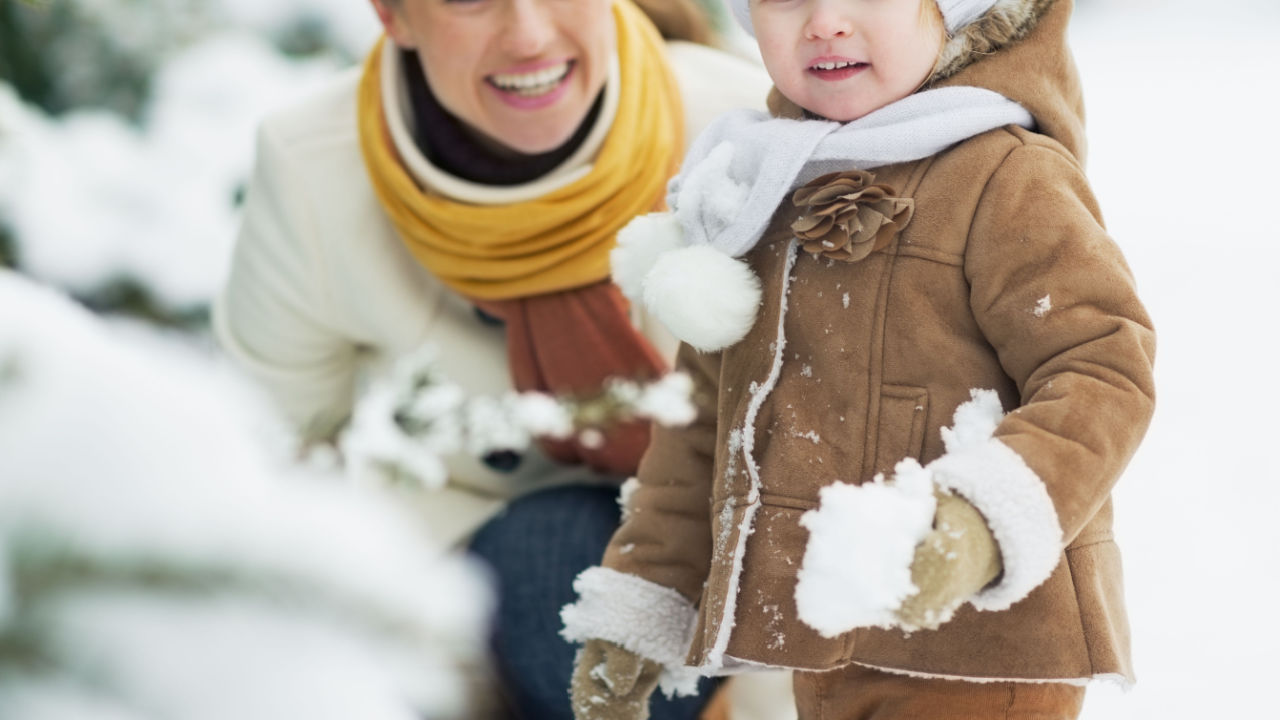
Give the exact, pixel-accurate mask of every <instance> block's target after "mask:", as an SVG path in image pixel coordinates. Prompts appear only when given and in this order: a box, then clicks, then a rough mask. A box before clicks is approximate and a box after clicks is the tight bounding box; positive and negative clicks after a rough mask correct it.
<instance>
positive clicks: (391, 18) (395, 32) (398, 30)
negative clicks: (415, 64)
mask: <svg viewBox="0 0 1280 720" xmlns="http://www.w3.org/2000/svg"><path fill="white" fill-rule="evenodd" d="M369 1H370V2H371V3H372V4H373V11H374V12H375V13H377V15H378V21H379V22H381V23H382V28H383V29H384V30H386V32H387V37H389V38H391V41H392V42H394V43H395V44H396V45H398V46H400V47H402V48H405V49H406V50H411V49H413V48H414V47H415V46H416V44H415V43H414V42H413V35H412V34H411V33H409V31H408V27H407V24H406V23H405V21H404V17H403V16H402V14H401V12H402V11H401V9H400V7H399V3H398V2H396V0H369ZM399 2H404V0H399Z"/></svg>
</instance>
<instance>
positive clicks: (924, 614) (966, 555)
mask: <svg viewBox="0 0 1280 720" xmlns="http://www.w3.org/2000/svg"><path fill="white" fill-rule="evenodd" d="M934 496H935V498H936V499H937V503H938V509H937V514H936V515H935V516H934V521H933V529H932V530H931V531H930V532H929V534H928V535H926V536H925V538H924V540H923V541H922V542H921V543H920V544H919V545H918V546H916V553H915V558H914V559H913V560H912V562H911V582H912V583H913V584H914V585H915V586H916V587H917V588H919V592H917V593H915V594H914V595H911V596H909V597H907V598H906V600H904V601H903V603H902V607H901V608H900V609H899V610H898V612H897V614H898V617H899V619H900V620H901V621H902V624H903V626H904V627H906V628H925V629H934V628H936V627H938V626H939V625H941V624H942V623H944V622H946V621H947V620H949V619H950V618H951V616H952V615H953V614H954V613H955V611H956V608H958V607H959V606H960V604H961V603H963V602H964V601H965V600H968V599H969V598H971V597H973V596H974V595H975V594H977V593H978V591H980V590H982V589H983V588H984V587H986V586H987V585H989V584H990V583H991V581H992V580H995V579H996V577H998V576H999V575H1000V572H1001V561H1000V546H999V545H997V544H996V540H995V537H993V536H992V534H991V530H990V529H988V527H987V523H986V521H985V520H984V519H983V518H982V513H980V512H978V510H977V508H975V507H974V506H973V505H971V504H970V503H969V502H968V501H967V500H965V499H964V498H962V497H960V496H958V495H952V494H951V493H949V492H946V491H944V490H941V489H935V490H934Z"/></svg>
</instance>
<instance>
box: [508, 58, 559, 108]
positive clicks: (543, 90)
mask: <svg viewBox="0 0 1280 720" xmlns="http://www.w3.org/2000/svg"><path fill="white" fill-rule="evenodd" d="M576 64H577V63H576V61H575V60H562V61H559V63H556V64H553V65H547V67H543V68H536V69H532V70H527V72H522V73H494V74H490V76H486V77H485V82H486V83H489V87H492V88H494V90H495V91H497V92H498V96H499V97H502V99H503V100H504V101H507V102H508V104H511V105H515V106H517V108H522V109H530V108H541V106H545V105H549V104H552V102H554V101H556V100H557V99H559V96H561V95H562V94H563V91H564V88H566V87H567V85H568V83H567V82H566V81H568V78H570V76H571V74H573V68H575V67H576Z"/></svg>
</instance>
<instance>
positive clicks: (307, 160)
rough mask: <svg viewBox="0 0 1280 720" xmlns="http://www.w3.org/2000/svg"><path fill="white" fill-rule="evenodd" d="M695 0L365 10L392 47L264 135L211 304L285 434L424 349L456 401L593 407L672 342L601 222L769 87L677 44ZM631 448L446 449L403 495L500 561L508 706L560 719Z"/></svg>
mask: <svg viewBox="0 0 1280 720" xmlns="http://www.w3.org/2000/svg"><path fill="white" fill-rule="evenodd" d="M692 2H693V0H646V3H645V5H644V6H642V7H637V5H635V4H632V2H631V0H372V3H373V8H374V10H375V11H376V13H377V14H378V17H379V18H380V19H381V21H382V23H383V25H384V27H385V29H386V37H385V38H383V39H382V40H380V41H379V42H378V44H377V46H376V47H374V48H373V49H372V50H371V52H370V53H369V55H368V58H367V60H366V61H365V63H364V64H363V66H362V67H361V68H355V69H352V70H351V71H349V72H347V73H344V74H343V75H341V76H339V77H337V78H335V79H334V81H333V82H332V83H331V84H330V86H329V87H327V88H326V89H324V90H322V91H321V92H320V93H318V94H317V95H315V96H314V97H312V98H310V99H308V100H306V101H304V102H302V103H301V104H299V105H297V106H294V107H291V108H286V109H284V110H282V111H281V112H279V113H277V114H276V115H275V116H273V117H271V118H269V119H268V120H267V121H266V122H265V123H264V124H263V126H262V129H261V131H260V134H259V145H258V157H257V168H256V170H255V174H254V177H253V179H252V181H251V183H250V186H249V189H248V193H247V196H246V202H245V210H244V223H243V227H242V230H241V233H240V237H239V240H238V242H237V245H236V250H235V256H234V259H233V262H232V270H231V273H230V277H229V279H228V280H227V283H226V286H225V288H224V290H223V292H222V293H221V295H220V297H219V298H218V300H217V302H216V304H215V309H214V323H215V327H216V330H217V332H218V335H219V338H220V340H221V342H222V344H223V345H224V347H225V348H226V349H227V350H228V352H229V353H230V354H231V355H232V356H233V357H234V358H236V359H237V360H238V361H239V362H240V364H241V365H242V366H243V367H244V368H246V369H247V370H248V371H249V372H250V373H251V374H252V375H253V376H255V377H256V378H257V379H258V380H259V381H261V384H262V385H263V386H264V387H265V388H266V389H267V390H268V391H270V393H271V394H272V395H273V396H274V397H275V399H276V400H277V401H278V404H279V406H280V407H281V409H282V410H283V411H284V413H285V414H286V415H287V416H288V417H289V418H290V420H291V421H292V422H293V423H294V424H295V425H296V427H297V428H298V431H299V434H300V435H301V436H302V438H303V439H304V440H305V441H307V442H327V441H330V440H332V439H333V438H334V437H335V436H336V435H337V434H338V433H339V432H340V430H341V428H342V427H343V425H344V424H345V423H346V421H347V419H348V417H349V416H350V414H351V410H352V403H353V398H354V396H355V395H356V394H357V392H358V389H359V387H360V386H361V384H362V382H363V380H364V379H365V378H367V377H369V376H370V375H372V374H377V373H381V372H384V371H385V370H386V369H388V368H389V367H390V365H391V363H392V362H393V361H394V360H395V359H396V358H397V357H399V356H402V355H404V354H406V353H408V352H410V351H413V350H416V349H417V348H419V347H421V346H422V345H423V344H424V343H429V344H433V345H435V346H436V348H437V364H436V369H437V370H438V372H439V373H440V374H441V375H443V376H446V377H448V379H449V380H450V381H452V382H454V383H456V384H458V385H460V386H461V387H462V388H463V389H464V390H465V391H467V392H468V393H471V394H476V395H498V394H501V393H504V392H506V391H509V390H512V389H515V390H521V391H524V390H536V391H541V392H549V393H556V394H570V395H576V396H582V395H590V394H592V393H595V392H599V391H600V389H601V388H602V386H603V385H604V384H605V383H606V382H607V381H608V379H609V378H613V377H624V378H632V379H648V378H652V377H655V376H657V375H660V374H661V373H663V372H665V371H666V370H667V368H668V367H669V364H670V359H671V357H672V356H673V355H674V350H675V347H674V342H673V341H672V340H671V338H670V336H669V335H667V334H666V333H665V331H663V330H661V329H660V326H658V325H657V323H655V322H653V321H652V320H651V319H650V318H649V317H648V316H647V315H645V314H644V313H643V312H641V311H639V310H638V309H636V308H632V307H630V306H629V305H628V304H627V303H626V301H625V300H624V299H623V298H622V296H621V294H620V293H619V291H618V289H617V287H616V286H615V285H614V284H613V282H612V280H611V278H610V275H609V260H608V258H609V253H610V251H611V250H612V249H613V247H614V245H615V235H616V233H617V231H618V230H619V229H620V228H621V227H622V226H624V225H626V223H627V222H628V221H630V220H631V218H632V217H634V216H636V215H639V214H643V213H645V212H649V211H650V210H653V209H655V208H656V207H658V206H659V205H660V204H661V203H662V199H663V194H664V188H665V186H666V182H667V179H668V178H669V177H670V176H671V175H672V174H673V173H674V171H675V169H676V167H677V165H678V163H679V160H680V158H681V156H682V155H683V152H684V143H685V140H686V139H687V138H691V137H692V136H693V135H695V134H696V133H697V132H698V131H700V130H701V128H702V127H703V126H705V125H706V124H707V123H708V122H709V121H710V119H711V118H712V117H714V116H716V115H718V114H720V113H721V112H723V111H725V110H728V109H731V108H737V107H757V108H761V107H763V105H764V99H765V96H766V94H767V92H768V88H769V82H768V78H767V76H766V75H765V74H764V72H763V69H762V68H761V67H759V66H758V65H756V64H754V63H751V62H748V61H745V60H742V59H741V58H739V57H736V56H733V55H730V54H727V53H725V52H722V51H719V50H716V49H713V48H712V47H710V46H708V45H704V44H698V43H697V42H689V40H695V41H696V40H706V39H707V36H708V31H707V23H706V20H705V18H703V17H702V15H701V13H700V11H699V10H698V8H697V6H696V5H694V4H692ZM648 437H649V429H648V427H647V426H646V425H641V424H639V423H630V424H621V425H617V426H615V427H613V428H611V429H610V430H609V431H608V432H606V433H605V434H604V436H603V438H589V439H588V440H589V441H588V442H578V441H555V442H552V441H548V442H546V443H543V444H541V445H539V446H538V447H536V448H534V449H532V450H519V451H517V450H516V449H504V448H499V449H497V450H495V451H493V452H489V453H488V454H487V455H484V456H483V457H481V458H477V457H472V456H470V455H465V454H459V455H457V456H454V457H450V458H446V465H447V467H448V473H449V480H448V482H447V484H446V486H445V487H443V488H441V489H438V490H433V491H430V493H429V494H425V493H424V494H421V495H412V494H410V496H409V498H408V500H407V501H410V502H414V503H415V505H416V506H417V507H419V508H421V513H422V515H423V516H424V519H425V521H426V522H427V524H428V525H429V526H430V527H431V529H432V530H433V532H434V534H435V535H437V536H439V537H442V538H443V539H444V540H446V541H449V542H452V543H454V544H456V545H458V546H460V547H461V546H466V547H468V548H469V549H470V550H471V551H473V552H474V553H476V554H479V555H480V556H481V557H482V558H483V559H485V560H486V561H488V563H489V564H490V566H491V567H492V568H493V569H494V571H495V573H494V574H495V577H496V580H497V582H498V585H499V593H500V598H499V600H500V608H499V615H498V618H497V628H496V631H495V637H494V643H495V645H496V648H495V650H496V652H495V657H496V658H497V662H498V665H499V668H498V669H499V670H500V672H501V675H502V677H503V679H504V680H505V683H504V686H505V691H506V692H505V695H506V696H507V698H508V700H509V704H511V705H514V706H515V707H516V708H518V712H519V714H520V715H521V716H525V717H531V718H540V719H541V718H568V717H570V716H571V712H570V709H569V705H568V698H567V694H566V688H567V687H568V682H569V673H570V670H571V665H572V655H573V648H572V647H571V646H570V645H569V644H568V643H567V642H565V641H564V640H563V639H561V638H560V637H559V636H558V632H557V631H558V630H559V627H560V622H559V616H558V612H559V608H560V607H561V606H562V605H564V604H565V603H567V602H568V601H569V600H570V599H571V598H572V596H573V593H572V588H571V581H572V578H573V577H574V576H575V575H576V574H577V573H578V572H579V571H580V570H582V569H583V568H585V567H586V566H587V565H589V564H590V563H591V562H593V561H594V560H595V559H596V558H598V557H599V554H600V552H601V550H602V548H603V547H604V545H605V543H606V542H607V539H608V536H609V533H610V532H611V531H612V528H613V527H614V526H616V524H617V512H618V511H617V504H616V502H615V498H616V496H617V493H618V490H617V488H618V485H619V484H620V483H621V481H622V480H624V479H625V478H627V477H628V476H630V475H631V474H633V473H634V472H635V470H636V467H637V465H638V462H639V459H640V456H641V454H642V453H643V452H644V449H645V447H646V446H647V443H648ZM596 440H600V441H599V442H596ZM704 700H705V698H702V697H694V698H684V699H681V701H678V702H673V703H670V704H667V705H655V707H654V710H653V713H654V715H653V716H654V717H655V718H687V717H693V716H695V715H696V713H697V712H698V711H699V708H700V707H701V705H702V704H703V703H704Z"/></svg>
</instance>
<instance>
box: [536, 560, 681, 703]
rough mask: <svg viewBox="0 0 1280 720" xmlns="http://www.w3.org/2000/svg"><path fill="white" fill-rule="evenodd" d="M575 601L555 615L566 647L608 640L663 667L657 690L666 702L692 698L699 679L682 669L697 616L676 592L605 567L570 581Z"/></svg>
mask: <svg viewBox="0 0 1280 720" xmlns="http://www.w3.org/2000/svg"><path fill="white" fill-rule="evenodd" d="M573 589H574V591H575V592H577V593H578V601H577V602H575V603H571V604H569V605H565V606H564V608H562V609H561V610H560V619H561V620H562V621H563V622H564V629H563V630H561V631H560V635H561V636H562V637H563V638H564V639H566V640H568V641H569V642H579V643H580V642H584V641H586V640H588V639H591V638H599V639H601V640H608V641H609V642H611V643H614V644H616V645H620V646H622V647H624V648H626V649H627V650H630V651H631V652H633V653H636V654H637V655H640V656H642V657H645V658H648V659H650V660H654V661H656V662H658V663H659V664H661V665H662V666H663V670H662V674H661V675H660V676H659V677H658V687H659V688H661V690H662V692H663V693H664V694H666V696H667V697H672V696H673V695H677V694H678V695H695V694H697V691H698V689H697V684H698V678H699V674H698V672H697V671H696V670H694V669H693V668H691V667H687V666H686V665H685V662H684V661H685V656H686V655H687V654H688V652H689V645H690V642H691V640H692V638H693V629H694V624H695V622H696V621H697V612H696V611H695V610H694V608H693V604H692V603H690V602H689V601H688V600H686V599H685V597H684V596H683V595H681V594H680V593H679V592H677V591H675V590H673V589H671V588H669V587H666V586H663V585H659V584H657V583H654V582H650V581H648V580H645V579H644V578H642V577H639V576H636V575H629V574H627V573H621V572H618V571H617V570H610V569H609V568H604V567H590V568H587V569H586V570H583V571H582V572H581V573H580V574H579V575H578V577H577V578H576V579H575V580H574V581H573Z"/></svg>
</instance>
